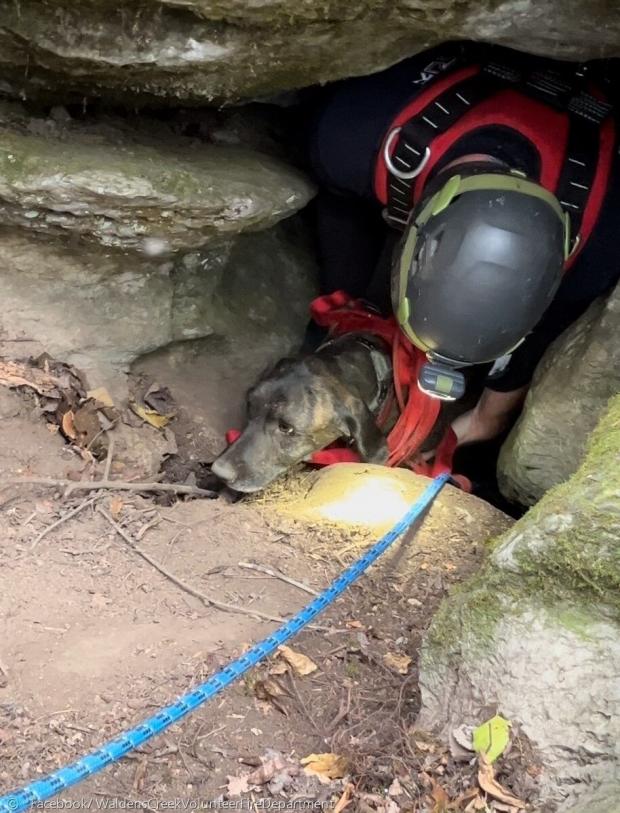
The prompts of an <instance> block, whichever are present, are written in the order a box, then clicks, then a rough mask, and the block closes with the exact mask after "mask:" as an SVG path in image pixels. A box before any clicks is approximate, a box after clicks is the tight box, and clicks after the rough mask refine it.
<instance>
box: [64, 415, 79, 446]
mask: <svg viewBox="0 0 620 813" xmlns="http://www.w3.org/2000/svg"><path fill="white" fill-rule="evenodd" d="M74 417H75V416H74V414H73V410H72V409H70V410H69V411H68V412H65V414H64V415H63V416H62V421H61V425H62V432H63V434H64V435H65V436H66V437H68V438H70V439H71V440H75V439H76V438H77V430H76V428H75V424H74V423H73V418H74Z"/></svg>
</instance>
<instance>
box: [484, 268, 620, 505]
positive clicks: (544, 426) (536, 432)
mask: <svg viewBox="0 0 620 813" xmlns="http://www.w3.org/2000/svg"><path fill="white" fill-rule="evenodd" d="M618 336H620V284H619V285H618V286H617V287H616V289H615V291H614V292H613V293H612V294H611V295H610V296H609V297H608V298H607V299H606V300H605V299H601V300H597V301H596V302H595V303H593V304H592V305H591V306H590V308H589V309H588V310H587V312H586V313H585V314H584V315H583V316H582V317H581V319H579V320H578V321H577V322H576V323H575V324H574V325H572V326H571V327H570V328H569V329H568V330H567V331H565V333H563V334H562V336H560V337H559V338H558V339H557V340H556V341H555V342H554V343H553V344H552V345H551V347H549V349H548V350H547V352H546V354H545V356H544V357H543V359H542V361H541V363H540V364H539V366H538V369H537V371H536V374H535V376H534V381H533V383H532V387H531V389H530V392H529V393H528V396H527V399H526V402H525V406H524V409H523V413H522V415H521V417H520V418H519V420H518V421H517V423H516V425H515V427H514V429H513V430H512V432H511V433H510V435H509V437H508V439H507V441H506V443H505V444H504V446H503V448H502V451H501V454H500V457H499V461H498V480H499V484H500V488H501V490H502V493H503V494H504V495H505V496H506V497H507V498H508V499H509V500H513V501H516V502H520V503H522V504H523V505H532V504H533V503H535V502H536V501H537V500H539V499H540V498H541V497H542V495H543V494H544V493H545V491H547V490H548V489H550V488H551V487H552V486H554V485H556V484H557V483H562V482H564V481H565V480H566V479H568V477H570V475H571V474H572V473H573V472H575V471H576V470H577V467H578V466H579V463H580V462H581V460H582V459H583V455H584V450H585V446H586V442H587V439H588V437H589V435H590V433H591V431H592V430H593V429H594V427H595V426H596V424H597V422H598V420H599V418H600V416H601V413H602V412H603V410H604V409H605V407H606V405H607V402H608V401H609V398H610V397H611V396H612V395H615V394H616V393H617V392H620V341H618Z"/></svg>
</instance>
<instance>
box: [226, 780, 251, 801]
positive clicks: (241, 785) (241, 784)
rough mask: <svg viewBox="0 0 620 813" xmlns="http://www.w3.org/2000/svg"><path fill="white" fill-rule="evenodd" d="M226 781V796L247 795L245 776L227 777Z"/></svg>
mask: <svg viewBox="0 0 620 813" xmlns="http://www.w3.org/2000/svg"><path fill="white" fill-rule="evenodd" d="M226 779H227V780H228V787H227V790H228V795H229V796H241V794H242V793H249V791H250V786H249V785H248V778H247V776H227V777H226Z"/></svg>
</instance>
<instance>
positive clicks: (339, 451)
mask: <svg viewBox="0 0 620 813" xmlns="http://www.w3.org/2000/svg"><path fill="white" fill-rule="evenodd" d="M310 313H311V315H312V318H313V319H314V320H315V322H316V323H317V324H318V325H321V326H322V327H328V328H330V332H331V333H332V334H333V335H337V336H340V335H344V334H346V333H369V334H371V335H373V336H377V337H379V338H380V339H382V340H383V341H384V342H385V343H386V345H388V346H389V347H391V349H392V364H393V375H394V392H395V396H396V400H397V403H398V407H399V410H400V415H399V417H398V420H397V421H396V424H395V425H394V427H393V429H392V431H391V432H390V433H389V435H388V438H387V444H388V450H389V457H388V461H387V465H388V466H392V467H394V466H400V465H408V466H409V467H410V468H412V469H413V470H414V471H416V472H418V473H420V474H424V475H427V476H429V477H434V476H435V475H436V474H441V473H443V472H451V471H452V456H453V454H454V450H455V448H456V435H455V434H454V432H453V431H452V430H451V429H449V430H448V431H447V432H446V434H445V435H444V437H443V439H442V441H441V443H440V444H439V446H438V447H437V451H436V454H435V459H434V462H433V463H432V464H428V463H413V462H412V461H413V458H414V457H415V456H416V454H417V453H418V451H419V449H420V446H421V445H422V444H423V443H424V441H425V440H426V438H427V437H428V436H429V435H430V433H431V431H432V429H433V427H434V425H435V422H436V420H437V417H438V415H439V410H440V408H441V403H440V401H439V400H438V399H436V398H431V397H430V396H428V395H426V393H424V392H422V390H420V388H419V387H418V385H417V381H418V374H419V371H420V368H421V366H422V364H424V362H425V355H424V353H423V352H422V351H421V350H419V349H418V348H417V347H415V346H414V345H412V344H411V343H410V342H409V341H407V339H406V338H405V337H404V336H403V334H402V332H401V330H400V328H399V326H398V324H397V322H396V320H395V319H394V318H393V317H389V318H387V319H386V318H384V317H383V316H379V315H377V314H376V313H372V312H371V311H369V310H368V309H367V308H366V307H365V305H364V304H363V303H362V302H361V301H359V300H355V299H352V298H351V297H350V296H348V295H347V294H346V293H344V291H336V292H335V293H333V294H328V295H327V296H321V297H318V298H317V299H315V300H314V301H313V302H312V303H311V306H310ZM240 434H241V433H240V432H238V431H237V430H230V431H228V432H227V433H226V441H227V443H229V444H230V443H234V442H235V441H236V440H237V438H238V437H239V435H240ZM359 460H360V457H359V455H358V453H357V452H356V451H354V450H353V449H351V448H350V447H348V446H343V445H341V444H339V443H335V444H332V445H331V446H328V447H327V448H326V449H322V450H321V451H319V452H315V453H314V454H313V455H312V456H311V458H310V462H312V463H313V464H315V465H317V466H330V465H332V464H334V463H356V462H359ZM454 479H457V478H456V477H455V478H454ZM460 479H461V480H462V481H463V483H464V485H463V487H465V488H466V490H471V485H470V484H469V481H467V480H466V478H460ZM467 484H469V487H468V488H467Z"/></svg>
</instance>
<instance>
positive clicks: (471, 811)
mask: <svg viewBox="0 0 620 813" xmlns="http://www.w3.org/2000/svg"><path fill="white" fill-rule="evenodd" d="M486 806H487V803H486V802H485V801H484V799H483V798H482V796H480V794H479V793H477V794H476V796H474V798H473V799H472V800H471V802H470V803H469V804H468V805H467V807H466V808H465V813H475V811H476V810H485V809H486Z"/></svg>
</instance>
